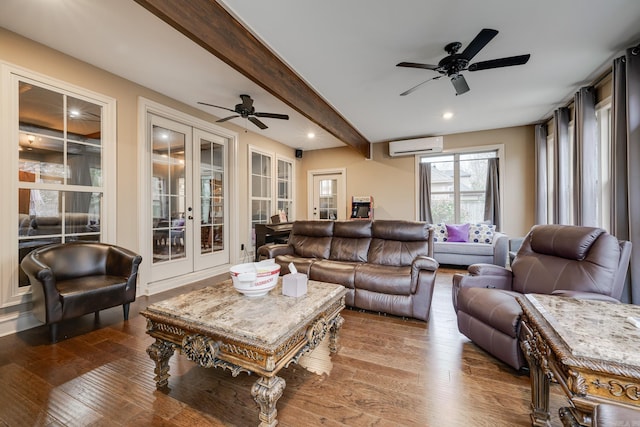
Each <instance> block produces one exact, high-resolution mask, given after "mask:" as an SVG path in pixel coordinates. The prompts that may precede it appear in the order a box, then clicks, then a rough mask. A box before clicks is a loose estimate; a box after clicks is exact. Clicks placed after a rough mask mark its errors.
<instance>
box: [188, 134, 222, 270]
mask: <svg viewBox="0 0 640 427" xmlns="http://www.w3.org/2000/svg"><path fill="white" fill-rule="evenodd" d="M228 146H229V141H228V139H227V138H223V137H221V136H218V135H214V134H212V133H209V132H205V131H203V130H199V129H195V130H194V150H193V154H194V159H193V160H194V161H193V164H194V165H196V166H195V167H194V171H193V172H194V173H193V183H194V185H193V191H194V195H193V197H194V211H193V223H194V224H198V226H197V227H194V237H193V239H194V251H195V258H194V270H203V269H205V268H210V267H215V266H217V265H222V264H226V263H229V262H230V259H229V257H230V253H231V252H230V251H229V203H228V200H229V194H228V187H229V186H228V185H227V173H226V171H227V167H226V164H227V147H228Z"/></svg>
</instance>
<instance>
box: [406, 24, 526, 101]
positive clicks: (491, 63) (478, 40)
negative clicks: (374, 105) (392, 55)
mask: <svg viewBox="0 0 640 427" xmlns="http://www.w3.org/2000/svg"><path fill="white" fill-rule="evenodd" d="M497 34H498V31H497V30H492V29H489V28H484V29H483V30H481V31H480V32H479V33H478V35H477V36H476V37H475V38H474V39H473V40H472V41H471V43H469V45H468V46H467V47H466V49H465V50H463V51H462V53H458V51H459V50H460V48H461V47H462V43H460V42H452V43H449V44H447V45H446V46H445V47H444V50H445V52H447V54H448V56H446V57H444V58H442V60H440V62H438V65H431V64H420V63H416V62H400V63H398V64H397V65H396V66H397V67H407V68H421V69H425V70H432V71H436V72H438V73H440V74H441V75H440V76H436V77H432V78H430V79H428V80H425V81H424V82H422V83H419V84H417V85H416V86H414V87H412V88H411V89H409V90H406V91H404V92H402V93H401V94H400V96H405V95H409V94H410V93H411V92H413V91H414V90H416V89H418V88H419V87H420V86H422V85H423V84H425V83H427V82H429V81H431V80H437V79H439V78H441V77H443V76H447V77H450V79H451V84H453V88H454V89H455V91H456V95H462V94H463V93H466V92H468V91H469V85H468V84H467V81H466V79H465V78H464V75H462V74H461V72H462V71H481V70H489V69H492V68H501V67H511V66H514V65H523V64H526V63H527V61H529V58H530V56H531V55H529V54H526V55H518V56H509V57H506V58H499V59H491V60H488V61H480V62H476V63H473V64H469V62H471V60H472V59H473V58H474V57H475V56H476V55H477V54H478V52H480V50H482V49H483V48H484V47H485V46H486V45H487V44H488V43H489V42H490V41H491V40H492V39H493V38H494V37H495V36H496V35H497Z"/></svg>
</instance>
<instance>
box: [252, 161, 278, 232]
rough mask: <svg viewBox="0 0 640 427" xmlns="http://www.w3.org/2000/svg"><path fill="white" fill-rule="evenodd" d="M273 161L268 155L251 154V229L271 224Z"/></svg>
mask: <svg viewBox="0 0 640 427" xmlns="http://www.w3.org/2000/svg"><path fill="white" fill-rule="evenodd" d="M271 159H272V157H271V156H269V155H267V154H262V153H258V152H256V151H253V152H252V153H251V228H255V224H264V223H267V222H269V218H270V217H271V215H273V214H274V212H272V209H271V194H272V192H271V183H272V180H271Z"/></svg>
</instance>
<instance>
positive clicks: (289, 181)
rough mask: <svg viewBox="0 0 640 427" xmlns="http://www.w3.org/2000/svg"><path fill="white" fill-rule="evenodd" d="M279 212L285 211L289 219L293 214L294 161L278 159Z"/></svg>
mask: <svg viewBox="0 0 640 427" xmlns="http://www.w3.org/2000/svg"><path fill="white" fill-rule="evenodd" d="M277 203H278V206H277V209H278V212H282V213H284V215H286V217H287V220H291V219H292V214H293V209H292V208H293V162H290V161H287V160H283V159H278V202H277Z"/></svg>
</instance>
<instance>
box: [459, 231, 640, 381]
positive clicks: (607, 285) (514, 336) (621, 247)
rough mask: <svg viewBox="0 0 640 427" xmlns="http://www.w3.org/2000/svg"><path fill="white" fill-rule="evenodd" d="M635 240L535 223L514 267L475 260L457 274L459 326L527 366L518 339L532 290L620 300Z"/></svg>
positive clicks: (481, 342)
mask: <svg viewBox="0 0 640 427" xmlns="http://www.w3.org/2000/svg"><path fill="white" fill-rule="evenodd" d="M630 254H631V242H627V241H618V239H617V238H615V237H614V236H612V235H610V234H608V233H607V232H606V231H605V230H603V229H600V228H592V227H578V226H569V225H538V226H534V227H533V228H532V229H531V231H530V232H529V234H528V235H527V236H526V237H525V238H524V241H523V242H522V246H521V247H520V249H519V250H518V253H517V255H516V257H515V259H514V260H513V264H512V266H511V270H508V269H506V268H502V267H498V266H495V265H490V264H475V265H471V266H469V269H468V274H467V275H463V274H456V275H454V277H453V289H452V297H453V306H454V309H455V311H456V315H457V319H458V330H459V331H460V332H461V333H463V334H464V335H466V336H467V337H468V338H470V339H471V340H472V341H473V342H474V343H476V344H477V345H478V346H479V347H481V348H483V349H484V350H486V351H487V352H489V353H491V354H492V355H494V356H495V357H497V358H498V359H500V360H502V361H503V362H505V363H507V364H509V365H511V366H513V367H514V368H515V369H521V368H523V367H524V366H526V361H525V359H524V355H523V354H522V351H521V349H520V346H519V343H518V336H519V333H520V317H521V315H522V310H521V308H520V305H519V304H518V302H517V301H516V297H517V296H518V295H522V294H526V293H537V294H551V295H558V296H565V297H574V298H589V299H597V300H601V301H610V302H619V299H620V297H621V295H622V290H623V287H624V282H625V278H626V274H627V269H628V267H629V257H630Z"/></svg>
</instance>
